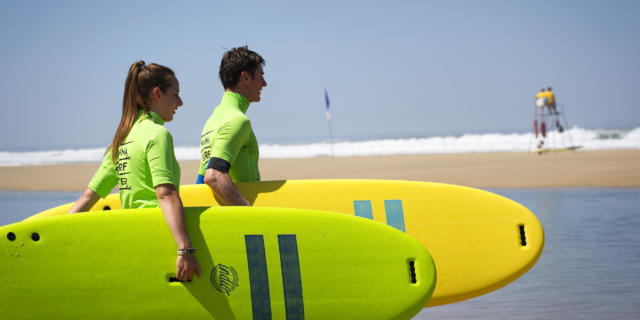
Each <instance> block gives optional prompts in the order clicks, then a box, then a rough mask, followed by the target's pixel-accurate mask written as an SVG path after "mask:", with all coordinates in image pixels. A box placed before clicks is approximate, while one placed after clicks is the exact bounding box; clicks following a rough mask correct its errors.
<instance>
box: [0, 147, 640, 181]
mask: <svg viewBox="0 0 640 320" xmlns="http://www.w3.org/2000/svg"><path fill="white" fill-rule="evenodd" d="M180 163H181V168H182V179H181V183H182V184H191V183H194V182H195V177H196V173H197V166H198V162H197V161H181V162H180ZM98 165H99V163H97V162H96V163H81V164H61V165H43V166H19V167H0V177H1V178H0V190H57V191H81V190H84V188H86V186H87V183H88V182H89V180H90V179H91V177H92V176H93V174H94V172H95V170H96V169H97V168H98ZM260 172H261V175H262V180H287V179H348V178H353V179H399V180H414V181H430V182H442V183H451V184H458V185H465V186H471V187H479V188H547V187H551V188H556V187H640V150H612V151H576V152H561V153H550V154H544V155H538V154H530V153H522V152H513V153H467V154H431V155H401V156H375V157H346V158H305V159H262V160H260Z"/></svg>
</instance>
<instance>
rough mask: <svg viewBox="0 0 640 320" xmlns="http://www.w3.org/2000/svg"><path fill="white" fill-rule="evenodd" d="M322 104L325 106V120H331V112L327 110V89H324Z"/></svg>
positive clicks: (328, 103)
mask: <svg viewBox="0 0 640 320" xmlns="http://www.w3.org/2000/svg"><path fill="white" fill-rule="evenodd" d="M324 104H325V106H326V107H327V120H331V112H329V105H330V104H331V103H330V102H329V94H328V93H327V89H324Z"/></svg>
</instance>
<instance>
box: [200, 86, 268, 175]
mask: <svg viewBox="0 0 640 320" xmlns="http://www.w3.org/2000/svg"><path fill="white" fill-rule="evenodd" d="M247 109H249V100H247V98H245V97H244V96H242V95H240V94H237V93H234V92H225V93H224V94H223V95H222V101H221V102H220V105H218V106H217V107H216V108H215V110H213V114H211V117H209V119H208V120H207V122H206V123H205V125H204V128H203V129H202V136H201V137H200V154H201V155H202V160H201V161H200V170H199V172H198V173H199V174H200V175H201V176H204V173H205V171H206V170H207V167H208V163H209V160H210V159H211V158H220V159H223V160H225V161H227V162H229V163H230V164H231V168H230V169H229V176H230V177H231V180H233V182H239V181H259V180H260V172H259V170H258V159H259V157H260V154H259V149H258V140H257V139H256V136H255V134H254V133H253V129H251V122H250V121H249V118H247V116H246V115H245V113H246V112H247Z"/></svg>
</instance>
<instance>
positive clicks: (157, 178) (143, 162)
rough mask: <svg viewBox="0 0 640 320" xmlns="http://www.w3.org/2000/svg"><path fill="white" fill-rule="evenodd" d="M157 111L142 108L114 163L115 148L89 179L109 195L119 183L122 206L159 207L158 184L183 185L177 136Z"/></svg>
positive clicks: (102, 193)
mask: <svg viewBox="0 0 640 320" xmlns="http://www.w3.org/2000/svg"><path fill="white" fill-rule="evenodd" d="M163 124H164V121H163V120H162V118H160V116H159V115H158V114H156V113H154V112H151V111H149V113H148V114H144V112H143V111H142V110H140V111H139V112H138V116H137V118H136V122H135V123H134V125H133V127H132V128H131V131H130V132H129V135H128V136H127V138H126V139H125V142H124V143H123V144H122V145H121V146H120V147H119V148H118V160H117V161H116V163H113V161H112V159H111V150H109V152H107V154H106V155H105V156H104V159H103V161H102V165H101V166H100V168H99V169H98V171H97V172H96V174H95V175H94V176H93V179H91V182H89V188H90V189H91V190H93V191H94V192H95V193H97V194H98V195H99V196H100V197H102V198H104V197H106V196H107V195H108V194H109V192H110V191H111V190H112V189H113V187H114V186H115V185H116V184H117V185H118V189H119V190H120V202H121V204H122V208H124V209H128V208H156V207H158V198H157V196H156V190H155V187H156V186H158V185H161V184H167V183H168V184H172V185H174V186H175V188H176V190H179V188H180V165H179V164H178V161H177V160H176V156H175V153H174V150H173V138H172V136H171V134H170V133H169V131H168V130H167V129H166V128H165V127H164V126H163Z"/></svg>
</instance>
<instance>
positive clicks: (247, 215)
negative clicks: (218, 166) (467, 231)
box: [0, 207, 435, 319]
mask: <svg viewBox="0 0 640 320" xmlns="http://www.w3.org/2000/svg"><path fill="white" fill-rule="evenodd" d="M185 216H186V217H187V224H188V230H189V234H190V237H191V240H192V244H193V246H194V247H196V248H198V250H197V252H196V253H195V256H196V258H197V260H198V262H199V264H200V267H201V268H202V278H197V277H195V279H194V280H193V281H192V282H189V283H181V282H170V281H169V280H170V278H171V277H175V268H176V245H175V242H174V241H173V238H172V236H171V233H170V231H169V229H168V227H167V225H166V223H165V221H164V218H163V216H162V212H161V211H160V209H136V210H115V211H106V212H105V211H99V212H91V213H79V214H73V215H62V216H55V217H49V218H43V219H32V220H29V221H23V222H19V223H15V224H12V225H8V226H4V227H1V228H0V234H2V236H3V239H2V244H1V245H0V255H1V256H2V257H3V258H2V260H0V273H2V274H3V276H2V278H0V295H2V303H1V304H0V314H2V315H3V317H4V318H6V319H37V318H46V319H50V318H58V319H92V318H94V319H114V318H117V319H120V318H130V319H148V318H152V319H178V318H180V319H183V318H184V319H203V318H215V319H304V318H307V319H409V318H410V317H412V316H413V315H415V314H416V313H417V312H418V311H420V310H421V309H422V307H423V306H424V304H425V303H426V302H427V300H428V299H429V297H430V296H431V294H432V292H433V288H434V286H435V268H434V264H433V260H432V259H431V257H430V256H429V253H428V252H427V251H426V250H425V249H424V247H423V246H422V245H421V244H420V243H419V242H418V241H416V240H415V239H413V238H412V237H410V236H408V235H406V234H404V233H402V232H399V231H397V230H394V229H393V228H390V227H388V226H384V225H382V224H379V223H374V222H371V221H368V220H366V219H359V218H354V217H349V216H346V215H343V214H337V213H327V212H318V211H312V210H305V209H282V208H258V207H254V208H246V207H212V208H186V209H185Z"/></svg>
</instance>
